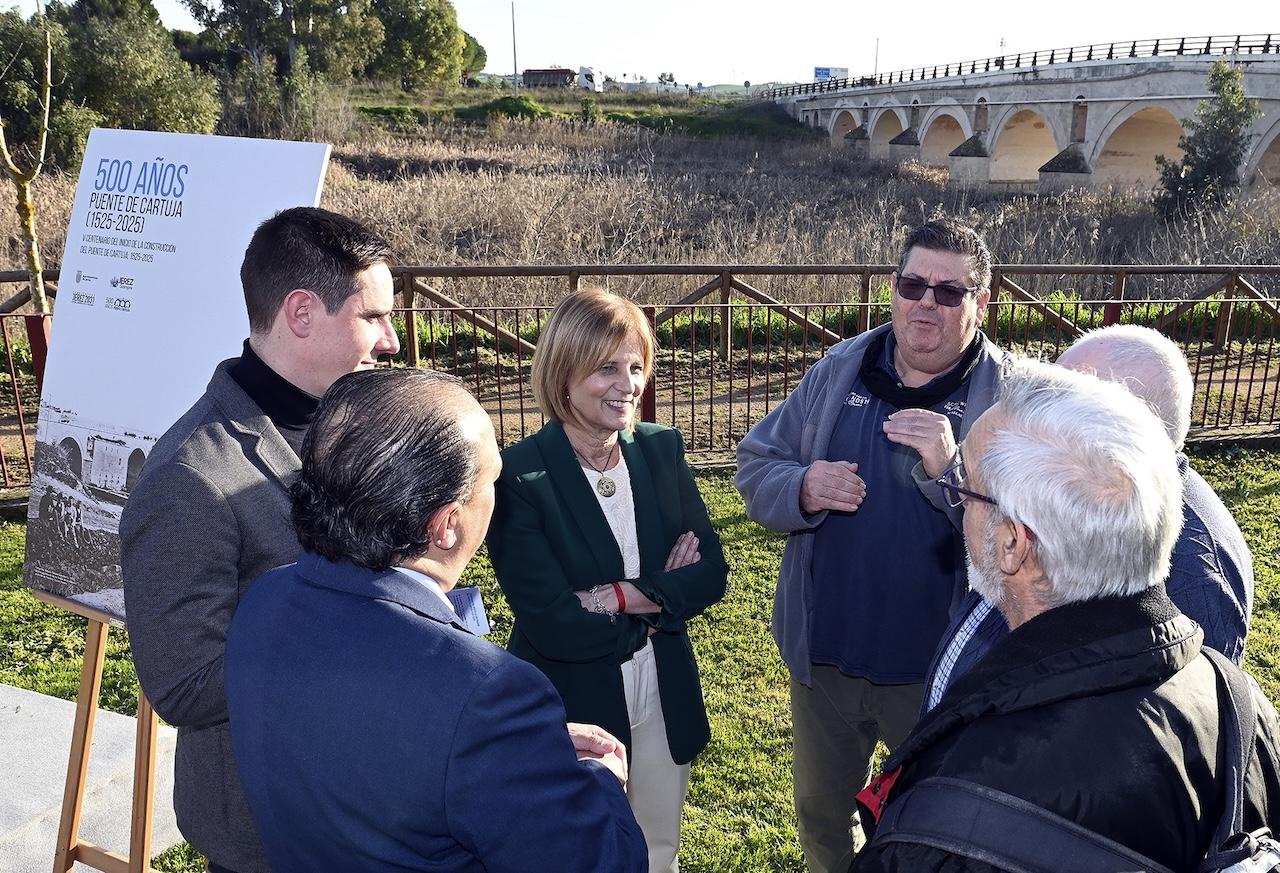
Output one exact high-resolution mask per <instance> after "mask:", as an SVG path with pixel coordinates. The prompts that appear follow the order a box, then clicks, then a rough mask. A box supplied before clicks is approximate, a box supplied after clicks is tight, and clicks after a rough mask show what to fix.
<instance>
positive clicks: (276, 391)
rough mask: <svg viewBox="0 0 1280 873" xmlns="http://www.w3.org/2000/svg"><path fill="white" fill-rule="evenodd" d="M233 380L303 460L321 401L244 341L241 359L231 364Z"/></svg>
mask: <svg viewBox="0 0 1280 873" xmlns="http://www.w3.org/2000/svg"><path fill="white" fill-rule="evenodd" d="M231 378H232V379H234V380H235V382H236V384H237V385H239V386H240V387H241V388H243V389H244V393H245V394H248V395H249V399H250V400H252V401H253V402H254V403H256V404H258V408H259V409H261V410H262V411H263V412H264V413H266V415H267V418H269V419H271V423H272V424H274V425H275V426H276V430H278V431H280V436H282V437H284V441H285V442H287V443H288V444H289V446H290V447H291V448H292V449H293V451H294V452H295V453H296V454H297V455H298V457H302V438H303V437H304V436H306V433H307V428H308V427H310V425H311V419H312V417H314V416H315V414H316V406H318V405H319V403H320V400H319V398H317V397H312V396H311V395H310V394H308V393H307V392H305V391H303V390H302V389H301V388H299V387H298V386H297V385H294V384H293V383H292V382H290V381H289V380H288V379H286V378H284V377H283V376H281V375H280V374H279V373H277V372H276V371H275V370H273V369H271V368H270V367H268V366H267V364H266V362H264V361H263V360H262V358H260V357H258V355H257V353H255V352H254V350H253V349H252V348H250V347H249V341H248V340H245V341H244V351H243V352H242V353H241V355H240V360H238V361H236V362H235V363H234V364H232V365H231Z"/></svg>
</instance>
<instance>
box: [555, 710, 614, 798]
mask: <svg viewBox="0 0 1280 873" xmlns="http://www.w3.org/2000/svg"><path fill="white" fill-rule="evenodd" d="M565 727H566V728H568V729H569V739H570V740H572V741H573V748H574V750H575V751H577V753H578V760H579V761H585V760H588V759H589V760H592V761H599V762H600V763H601V764H604V765H605V766H606V767H608V768H609V769H610V771H612V772H613V775H614V776H617V777H618V781H619V782H621V783H622V787H623V788H625V787H626V786H627V747H626V746H624V745H622V743H620V742H619V741H618V738H617V737H615V736H614V735H613V734H611V733H609V732H608V731H607V730H605V729H604V728H602V727H597V726H596V725H593V724H579V723H577V722H573V721H571V722H569V723H568V724H566V725H565Z"/></svg>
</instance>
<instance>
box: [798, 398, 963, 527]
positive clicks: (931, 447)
mask: <svg viewBox="0 0 1280 873" xmlns="http://www.w3.org/2000/svg"><path fill="white" fill-rule="evenodd" d="M883 427H884V435H885V436H886V437H887V438H888V439H889V440H890V441H891V442H895V443H898V444H899V445H904V446H910V447H911V448H913V449H915V450H916V451H917V452H919V453H920V461H921V463H922V465H923V467H924V472H925V475H927V476H928V477H929V478H931V479H936V478H937V477H939V476H941V475H942V474H943V472H945V471H946V469H947V467H948V466H949V465H950V464H951V462H952V460H953V459H954V458H955V456H956V441H955V437H954V436H953V435H952V433H951V419H949V418H947V417H946V416H945V415H942V414H941V413H937V412H933V411H931V410H928V409H902V410H899V411H898V412H895V413H894V414H893V415H890V416H889V417H888V418H887V419H886V420H885V422H884V425H883ZM866 496H867V483H866V482H864V481H863V480H862V477H861V476H859V475H858V465H857V464H855V463H853V462H851V461H814V462H813V463H812V464H810V465H809V467H808V469H807V470H805V472H804V478H803V480H801V483H800V509H801V511H803V512H804V513H806V514H808V515H813V514H814V513H817V512H822V511H824V510H835V511H837V512H857V511H858V507H860V506H861V505H862V501H863V500H865V499H866Z"/></svg>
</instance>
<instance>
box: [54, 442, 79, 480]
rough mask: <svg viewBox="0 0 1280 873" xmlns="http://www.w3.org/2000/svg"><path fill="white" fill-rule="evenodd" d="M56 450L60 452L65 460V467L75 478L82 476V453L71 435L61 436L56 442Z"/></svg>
mask: <svg viewBox="0 0 1280 873" xmlns="http://www.w3.org/2000/svg"><path fill="white" fill-rule="evenodd" d="M58 450H59V451H61V452H62V457H63V458H65V459H66V461H67V467H68V468H70V470H71V472H72V473H73V474H74V475H75V477H76V478H77V479H83V478H84V454H83V452H81V451H80V444H79V443H78V442H76V441H75V439H74V438H73V437H63V438H62V439H61V440H60V441H59V442H58Z"/></svg>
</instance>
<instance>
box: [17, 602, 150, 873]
mask: <svg viewBox="0 0 1280 873" xmlns="http://www.w3.org/2000/svg"><path fill="white" fill-rule="evenodd" d="M31 593H32V594H34V595H35V596H36V598H37V599H38V600H42V601H44V602H45V603H48V604H50V605H51V606H56V607H58V608H60V609H65V610H67V611H68V612H74V613H75V614H76V615H82V616H84V617H85V618H87V619H88V620H89V628H88V631H87V632H86V634H85V641H84V667H83V668H81V670H80V690H79V691H78V692H77V693H76V719H75V725H74V726H73V727H72V729H71V756H70V758H69V760H68V762H67V785H66V788H65V789H64V790H63V793H62V818H61V820H60V822H59V824H58V845H57V851H56V854H55V855H54V860H53V873H68V871H69V870H71V867H72V865H73V864H75V863H76V862H77V861H79V862H80V863H81V864H84V865H86V866H88V867H92V868H94V869H95V870H102V871H104V873H154V871H152V868H151V823H152V818H153V815H154V799H155V787H156V728H157V726H158V723H159V722H158V719H157V718H156V713H155V710H154V709H152V708H151V704H150V702H148V701H147V698H146V696H145V695H144V694H143V693H142V692H141V691H139V692H138V732H137V738H136V740H135V742H134V750H133V815H132V817H131V819H130V825H129V854H128V856H127V857H126V856H124V855H119V854H116V853H115V852H109V851H107V850H106V849H104V848H102V847H101V846H96V845H94V844H93V843H86V842H85V841H84V840H81V839H80V813H81V811H82V810H83V808H84V789H85V783H86V781H87V780H88V775H89V752H90V750H91V749H92V747H93V725H94V721H95V720H96V719H97V715H98V697H99V695H100V694H101V692H102V662H103V659H104V658H105V656H106V654H107V631H108V630H109V629H110V626H111V625H114V626H116V627H118V628H123V627H124V624H123V622H121V621H120V619H118V618H116V617H115V616H113V615H111V614H109V613H106V612H103V611H102V610H99V609H94V608H93V607H92V606H86V605H85V604H83V603H77V602H76V601H74V600H70V599H68V598H66V597H60V596H59V595H57V594H51V593H49V592H48V591H38V590H34V589H32V590H31Z"/></svg>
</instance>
